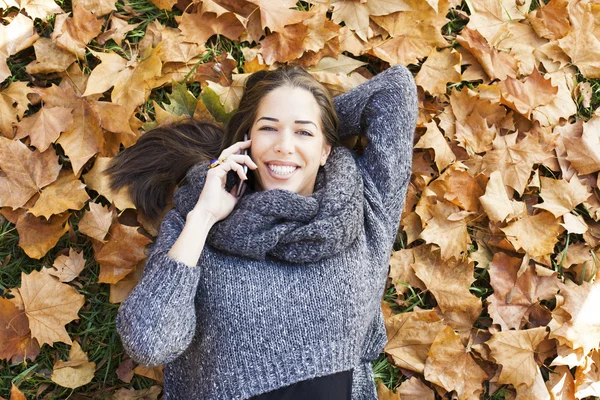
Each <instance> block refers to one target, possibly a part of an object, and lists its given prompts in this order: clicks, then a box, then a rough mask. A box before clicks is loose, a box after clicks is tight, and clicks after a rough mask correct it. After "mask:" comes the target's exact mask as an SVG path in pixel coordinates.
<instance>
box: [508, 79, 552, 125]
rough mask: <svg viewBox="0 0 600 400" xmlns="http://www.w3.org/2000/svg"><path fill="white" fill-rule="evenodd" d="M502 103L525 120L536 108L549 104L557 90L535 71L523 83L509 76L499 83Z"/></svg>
mask: <svg viewBox="0 0 600 400" xmlns="http://www.w3.org/2000/svg"><path fill="white" fill-rule="evenodd" d="M500 89H501V90H502V103H503V104H506V105H507V106H508V107H510V108H512V109H513V110H515V111H517V112H518V113H520V114H521V115H523V116H524V117H526V118H529V117H531V112H532V111H533V110H534V109H535V108H536V107H538V106H543V105H546V104H548V103H550V102H551V101H552V100H554V98H555V97H556V94H557V93H558V88H557V87H556V86H552V82H551V81H550V80H547V79H544V77H543V76H542V74H540V73H539V71H538V70H537V69H534V70H533V73H532V74H531V75H529V76H528V77H527V79H526V80H525V82H521V81H520V80H518V79H514V78H512V77H510V76H508V77H506V79H505V80H503V81H502V82H500Z"/></svg>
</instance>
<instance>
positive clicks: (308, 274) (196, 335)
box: [117, 66, 417, 400]
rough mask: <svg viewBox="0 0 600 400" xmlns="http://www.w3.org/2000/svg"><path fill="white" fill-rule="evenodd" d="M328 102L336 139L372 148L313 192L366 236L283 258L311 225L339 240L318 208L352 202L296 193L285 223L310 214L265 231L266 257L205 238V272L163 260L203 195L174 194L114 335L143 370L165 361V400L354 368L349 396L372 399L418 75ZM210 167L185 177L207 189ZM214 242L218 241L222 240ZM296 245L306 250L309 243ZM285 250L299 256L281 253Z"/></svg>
mask: <svg viewBox="0 0 600 400" xmlns="http://www.w3.org/2000/svg"><path fill="white" fill-rule="evenodd" d="M334 102H335V107H336V110H337V112H338V115H339V118H340V127H339V136H340V137H341V138H344V137H346V136H351V135H359V134H366V136H367V138H368V140H369V144H368V145H367V147H366V148H365V150H364V152H363V154H362V155H361V156H356V155H353V157H352V158H348V157H346V158H344V160H345V161H344V162H346V166H348V164H347V163H348V162H351V163H353V166H354V167H353V168H348V171H351V172H353V171H356V172H355V176H354V177H350V179H349V180H348V179H345V180H344V179H343V180H341V181H340V182H346V183H340V182H338V181H335V180H334V181H333V182H334V184H330V185H329V186H328V185H326V184H324V183H323V182H326V181H327V179H325V178H320V179H321V180H320V182H321V183H320V184H319V185H316V186H315V193H317V192H318V193H317V194H321V193H324V192H326V191H327V190H334V188H336V187H337V189H335V190H340V193H342V195H341V197H340V200H339V201H340V202H344V201H346V200H344V199H347V201H352V202H353V203H352V204H353V205H354V204H361V205H362V206H361V207H362V209H361V210H360V213H358V214H356V213H349V214H340V215H345V217H344V218H346V219H350V218H356V219H358V221H360V223H359V224H358V225H357V226H358V227H359V229H353V230H349V231H346V230H345V229H346V227H345V225H347V224H345V222H343V220H339V219H338V221H342V222H340V225H344V229H338V230H337V231H339V232H341V233H342V235H341V236H340V237H342V236H344V235H346V236H347V235H348V233H347V232H352V233H349V234H350V235H352V237H351V239H350V240H347V241H346V243H344V245H343V246H342V247H336V245H335V243H333V244H332V243H325V244H322V246H324V248H327V249H333V250H331V251H332V254H333V255H329V254H327V255H324V257H325V258H321V259H318V260H316V261H311V259H302V260H300V261H299V262H290V261H287V260H286V259H283V258H282V257H283V256H281V257H278V256H277V254H278V253H277V251H275V250H276V249H275V250H274V249H273V246H274V245H277V244H278V243H277V242H278V241H283V240H284V239H285V238H289V237H292V236H293V233H294V232H296V231H300V230H301V229H302V225H303V224H305V223H311V224H312V225H311V229H313V233H314V235H315V237H317V236H319V235H320V234H322V233H323V232H319V231H318V227H319V226H323V227H324V228H323V229H332V230H334V231H335V227H336V223H335V221H336V220H335V219H330V220H329V222H328V223H327V224H325V223H323V224H321V223H320V222H321V221H319V220H318V219H319V218H321V215H322V213H321V212H320V209H330V208H331V210H334V211H335V210H337V208H336V207H337V206H339V208H340V209H343V206H344V204H342V203H340V204H332V203H336V200H335V198H333V199H332V198H331V196H329V197H328V196H321V197H318V196H317V197H314V198H313V197H312V196H311V197H310V198H309V197H306V199H307V203H306V204H304V203H303V200H302V199H301V198H300V195H294V194H290V195H289V196H297V197H293V198H292V197H290V198H291V199H292V200H293V201H294V202H297V207H296V205H294V206H293V207H288V209H286V210H285V212H286V213H293V212H294V210H295V209H296V208H298V209H299V210H304V211H302V212H305V213H312V214H310V217H308V218H304V217H303V218H299V219H296V220H294V223H293V224H289V223H288V222H287V220H286V222H282V223H281V224H282V226H283V225H284V224H285V227H286V229H288V230H287V231H285V235H283V236H273V235H272V234H270V233H269V235H266V236H265V237H266V238H267V239H268V240H270V241H273V242H274V244H273V245H270V246H267V247H266V250H265V252H264V253H261V252H257V253H256V255H255V254H254V253H248V254H249V255H250V254H251V256H245V255H236V254H235V251H229V252H228V251H227V249H219V248H216V246H212V245H211V242H210V240H208V239H207V243H206V245H205V247H204V249H203V251H202V254H201V256H200V259H199V261H198V265H197V266H196V267H195V268H191V267H188V266H186V265H185V264H183V263H181V262H178V261H176V260H174V259H173V258H171V257H170V256H169V255H168V254H167V252H168V251H169V249H170V248H171V246H172V245H173V243H174V242H175V240H176V239H177V238H178V236H179V234H180V232H181V230H182V229H183V226H184V223H185V217H186V215H187V212H189V211H190V209H191V207H192V206H193V205H194V204H195V203H196V201H197V199H198V196H199V194H200V191H201V189H202V187H201V185H198V184H196V185H194V184H188V185H184V186H182V187H181V188H179V189H178V191H177V192H176V193H175V207H174V208H173V209H172V210H170V211H169V212H168V214H167V215H166V217H165V218H164V220H163V222H162V224H161V226H160V230H159V234H158V237H157V238H156V241H155V243H154V244H153V245H152V247H151V249H150V252H149V254H148V258H147V261H146V266H145V268H144V272H143V275H142V278H141V280H140V282H139V283H138V285H137V286H136V287H135V289H134V290H133V292H132V293H131V294H130V295H129V297H128V298H127V299H126V300H125V301H124V302H123V303H122V305H121V307H120V309H119V313H118V316H117V329H118V332H119V335H120V336H121V340H122V342H123V346H124V348H125V350H126V352H127V353H128V354H129V355H130V356H131V358H133V359H134V360H135V361H137V362H139V363H141V364H144V365H158V364H164V393H165V399H177V400H180V399H208V400H213V399H214V400H217V399H218V400H228V399H247V398H249V397H251V396H254V395H257V394H260V393H264V392H268V391H272V390H275V389H277V388H280V387H283V386H286V385H291V384H293V383H295V382H298V381H302V380H305V379H310V378H314V377H318V376H323V375H328V374H333V373H335V372H338V371H344V370H348V369H350V368H354V374H353V382H352V399H353V400H358V399H365V400H366V399H369V400H371V399H376V398H377V394H376V390H375V383H374V380H373V370H372V366H371V361H372V360H374V359H375V358H376V357H377V356H378V354H379V353H380V352H381V351H382V349H383V347H384V346H385V343H386V341H387V338H386V332H385V326H384V322H383V316H382V313H381V309H380V301H381V298H382V295H383V290H384V286H385V282H386V279H387V275H388V261H389V258H390V253H391V250H392V244H393V242H394V239H395V236H396V232H397V229H398V225H399V219H400V214H401V211H402V207H403V202H404V197H405V195H406V188H407V185H408V182H409V178H410V169H411V159H412V157H411V154H412V145H413V132H414V128H415V123H416V117H417V96H416V88H415V84H414V81H413V78H412V75H411V74H410V72H409V71H408V70H407V69H406V68H405V67H403V66H394V67H391V68H389V69H387V70H386V71H384V72H382V73H380V74H379V75H377V76H375V77H373V78H371V79H370V80H369V81H367V82H365V83H363V84H361V85H359V86H358V87H356V88H354V89H352V90H350V91H349V92H347V93H345V94H343V95H340V96H338V97H336V98H335V99H334ZM343 150H346V149H343ZM348 153H350V152H349V151H348ZM336 154H339V155H344V154H346V152H345V151H341V150H340V151H339V152H337V153H336ZM340 159H341V158H340ZM328 162H329V160H328ZM206 168H207V165H206V163H204V164H202V165H198V166H197V167H196V168H192V169H190V172H188V176H187V180H188V181H189V182H198V181H200V182H201V179H200V178H201V175H202V174H205V173H206ZM330 171H333V170H331V169H330ZM338 173H339V171H338ZM319 174H321V172H320V173H319ZM354 178H357V179H358V180H356V179H354ZM318 179H319V177H318ZM348 182H351V183H348ZM352 182H353V183H352ZM355 183H356V184H358V185H359V186H357V187H359V188H360V191H361V193H360V197H356V196H353V195H352V193H353V188H352V187H342V188H339V186H340V185H347V186H354V185H355ZM328 188H329V189H328ZM283 192H285V191H282V190H279V191H277V192H273V193H271V194H270V195H271V196H270V197H267V199H268V200H265V201H263V203H264V204H262V206H266V207H268V206H269V201H271V200H273V198H275V199H284V200H283V201H280V202H279V203H285V204H288V203H289V202H288V200H287V197H286V196H288V194H286V193H283ZM259 193H261V192H259ZM263 193H264V192H263ZM255 195H257V196H259V195H258V194H255ZM346 195H347V196H346ZM244 196H245V195H244ZM344 196H346V197H344ZM315 198H317V199H321V200H322V199H326V201H324V202H323V201H322V202H319V201H316V200H315ZM257 199H261V197H257ZM262 199H264V197H263V198H262ZM242 200H243V198H242ZM242 200H240V202H239V203H238V204H241V206H240V207H243V204H244V203H242ZM308 200H310V202H309V201H308ZM356 201H359V203H355V202H356ZM259 203H260V202H259ZM307 204H308V205H307ZM251 206H255V207H261V204H258V205H254V204H252V205H247V207H248V209H250V210H252V209H251ZM330 206H331V207H330ZM236 207H237V206H236ZM315 207H316V209H315ZM351 208H352V207H349V209H350V210H349V211H348V210H346V211H347V212H350V211H351ZM306 210H308V211H306ZM263 211H264V210H263ZM334 211H331V212H332V213H333V212H334ZM234 212H235V209H234ZM299 212H300V211H299ZM335 212H337V211H335ZM232 214H233V213H232ZM240 215H246V214H240ZM249 215H251V216H252V215H254V214H252V213H250V214H249ZM356 215H358V217H356ZM254 217H255V218H257V219H259V221H258V222H259V223H262V222H264V221H263V219H264V218H266V217H265V214H264V213H263V214H260V213H259V214H256V215H254ZM228 218H229V217H228ZM232 218H233V216H232ZM240 218H241V217H240ZM248 218H250V217H248ZM315 219H317V220H316V221H315ZM224 221H227V219H226V220H224ZM269 221H270V222H269V223H270V225H269V229H274V232H279V231H278V230H277V228H278V226H273V221H278V220H277V218H274V219H270V220H269ZM331 221H334V223H331ZM222 222H223V221H222ZM259 223H257V226H258V225H259ZM215 227H216V225H215ZM215 227H213V229H215ZM226 227H227V225H226V223H225V222H224V225H223V229H225V228H226ZM314 229H316V230H314ZM211 230H212V229H211ZM269 232H271V231H269ZM306 232H308V234H309V235H310V234H311V233H310V232H311V231H310V230H308V231H307V230H306V229H305V230H304V235H305V236H306ZM214 236H215V239H214V240H213V241H214V243H218V242H219V241H218V239H217V238H216V237H217V236H218V235H217V234H215V235H214ZM320 236H323V237H324V238H325V239H326V238H327V235H320ZM267 239H265V240H267ZM260 240H261V241H262V240H263V239H260ZM302 240H304V242H302V243H303V245H304V244H305V243H306V237H304V238H303V239H302ZM315 243H317V241H315ZM262 244H263V242H261V245H262ZM309 247H310V246H309ZM339 248H343V250H341V251H340V250H339ZM240 249H244V247H243V246H240ZM269 249H270V250H269ZM282 249H283V250H282ZM250 251H251V250H248V252H250ZM279 253H280V254H288V258H292V259H293V257H289V254H290V253H289V251H288V250H286V248H285V247H281V248H279ZM261 254H262V255H261ZM265 254H266V255H265ZM299 254H300V253H299ZM302 254H304V253H302Z"/></svg>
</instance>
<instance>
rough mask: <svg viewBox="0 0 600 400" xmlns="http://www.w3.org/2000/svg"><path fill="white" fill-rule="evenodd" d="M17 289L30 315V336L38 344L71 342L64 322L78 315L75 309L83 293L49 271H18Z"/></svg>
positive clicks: (76, 317) (80, 303)
mask: <svg viewBox="0 0 600 400" xmlns="http://www.w3.org/2000/svg"><path fill="white" fill-rule="evenodd" d="M19 293H20V294H21V297H22V298H23V305H24V307H25V313H26V314H27V318H28V319H29V327H30V329H31V336H32V337H34V338H36V339H37V340H38V341H39V342H40V345H43V344H44V343H48V344H49V345H50V346H52V345H53V344H54V342H63V343H67V344H72V341H71V338H70V337H69V335H68V334H67V331H66V330H65V327H64V325H65V324H67V323H69V322H71V321H73V320H75V319H79V316H78V311H79V309H80V308H81V307H82V306H83V303H84V300H85V297H84V296H83V295H81V294H79V293H77V291H76V290H75V289H73V288H72V287H71V286H69V285H67V284H65V283H60V282H58V280H56V279H55V278H53V277H52V276H51V275H49V274H42V273H40V272H38V271H32V272H31V273H30V274H29V275H26V274H25V273H24V272H23V273H22V274H21V288H20V289H19Z"/></svg>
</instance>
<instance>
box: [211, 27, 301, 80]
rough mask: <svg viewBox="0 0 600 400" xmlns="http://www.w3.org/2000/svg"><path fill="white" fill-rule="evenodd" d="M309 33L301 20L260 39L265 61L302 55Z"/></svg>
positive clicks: (283, 60) (282, 59)
mask: <svg viewBox="0 0 600 400" xmlns="http://www.w3.org/2000/svg"><path fill="white" fill-rule="evenodd" d="M307 35H308V27H307V26H306V25H304V24H303V23H301V22H300V23H297V24H294V25H289V26H287V27H285V28H284V29H282V30H281V31H278V32H275V33H272V34H271V35H268V36H267V37H265V38H264V39H263V40H261V41H260V44H261V50H260V51H261V54H262V56H263V57H264V59H265V63H266V64H267V65H270V64H273V63H275V62H288V61H292V60H294V59H296V58H298V57H300V56H301V55H302V53H304V47H302V46H303V43H304V39H305V38H306V37H307ZM213 90H214V89H213Z"/></svg>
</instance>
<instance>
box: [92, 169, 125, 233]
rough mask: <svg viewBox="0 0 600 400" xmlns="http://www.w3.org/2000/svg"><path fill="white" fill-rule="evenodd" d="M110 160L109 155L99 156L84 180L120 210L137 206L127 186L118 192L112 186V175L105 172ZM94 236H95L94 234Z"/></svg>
mask: <svg viewBox="0 0 600 400" xmlns="http://www.w3.org/2000/svg"><path fill="white" fill-rule="evenodd" d="M109 162H110V158H109V157H98V158H96V162H95V163H94V166H93V167H92V169H91V170H90V171H89V172H88V173H87V174H85V175H83V181H84V182H85V184H86V185H87V186H88V187H89V188H90V189H92V190H95V191H97V192H98V193H99V194H101V195H102V196H104V197H106V198H107V199H108V201H111V202H113V203H114V204H115V206H116V207H117V208H118V209H119V210H124V209H126V208H135V205H134V204H133V202H132V201H131V196H130V195H129V191H128V189H127V188H126V187H123V188H121V189H120V190H119V191H118V192H116V193H115V192H114V191H113V190H112V189H111V188H110V177H109V176H108V175H107V174H106V173H104V170H105V169H106V168H108V164H109ZM92 237H93V236H92Z"/></svg>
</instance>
